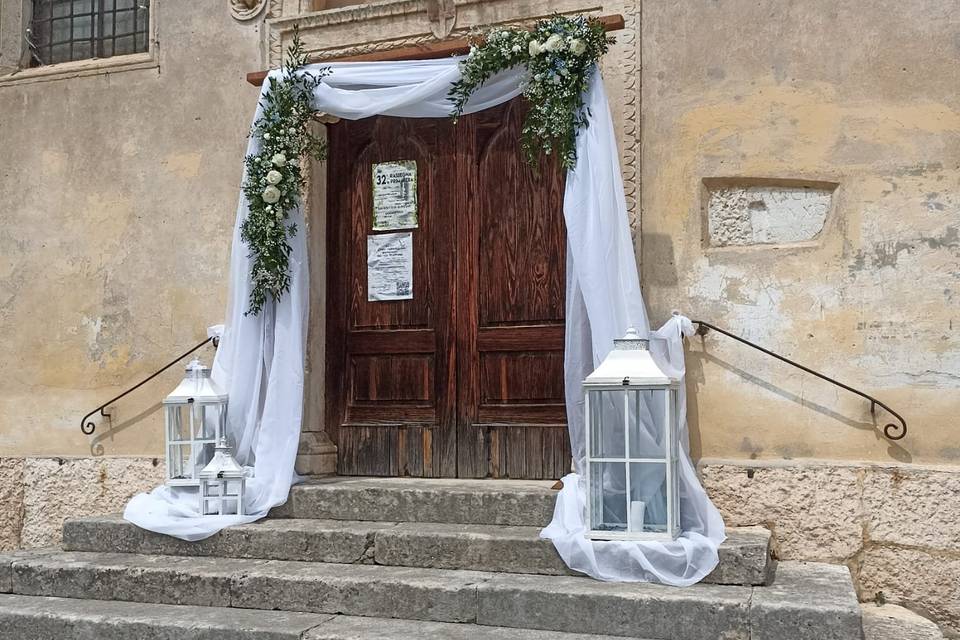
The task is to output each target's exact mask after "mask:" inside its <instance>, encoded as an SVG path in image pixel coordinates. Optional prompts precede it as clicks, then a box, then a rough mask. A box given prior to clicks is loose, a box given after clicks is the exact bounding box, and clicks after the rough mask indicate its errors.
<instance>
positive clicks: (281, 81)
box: [240, 31, 329, 315]
mask: <svg viewBox="0 0 960 640" xmlns="http://www.w3.org/2000/svg"><path fill="white" fill-rule="evenodd" d="M306 63H307V60H306V54H305V53H304V51H303V44H302V43H301V42H300V36H299V34H298V33H297V32H296V31H294V36H293V42H292V44H291V45H290V47H289V48H288V49H287V54H286V59H285V60H284V62H283V65H282V66H281V67H280V73H279V74H278V75H270V76H269V78H268V82H269V91H267V92H265V93H264V95H263V100H262V101H261V103H260V106H261V108H262V110H263V113H262V115H261V116H260V117H259V118H257V121H256V122H254V124H253V128H252V129H251V131H250V135H251V136H254V137H256V139H257V140H258V141H259V142H260V150H259V151H258V152H257V153H254V154H250V155H248V156H247V157H246V159H245V161H244V162H245V165H246V177H245V179H244V183H243V194H244V196H245V197H246V199H247V204H248V207H249V213H248V214H247V217H246V219H245V220H244V221H243V223H242V224H241V226H240V235H241V237H242V238H243V240H244V241H245V242H246V243H247V245H248V246H249V247H250V258H251V259H252V260H253V266H252V273H251V280H252V283H253V288H252V289H251V291H250V301H249V308H248V310H247V313H252V314H254V315H256V314H258V313H260V311H261V310H263V306H264V304H265V303H266V301H267V298H268V296H272V297H273V298H274V299H276V300H279V299H280V298H281V297H282V296H283V294H284V293H286V292H287V291H288V290H289V289H290V251H291V249H290V243H289V242H288V240H289V238H291V237H293V235H294V234H296V232H297V226H296V224H292V223H288V219H289V216H290V211H291V210H292V209H293V208H294V207H297V206H298V205H299V204H300V201H301V196H302V193H303V188H304V186H305V184H306V183H305V180H304V173H303V167H302V166H301V164H300V163H301V160H302V159H306V158H309V157H312V158H316V159H317V160H323V159H325V158H326V154H327V149H326V145H325V143H324V141H323V140H321V139H319V138H317V137H316V136H314V135H313V134H312V133H311V131H310V126H309V125H310V120H311V119H312V117H313V108H312V106H311V100H312V96H313V90H314V89H315V88H316V87H317V86H318V85H319V84H320V83H321V82H322V80H323V77H324V76H326V75H327V74H328V73H329V68H328V67H322V68H319V69H312V70H310V71H306V70H302V67H303V66H304V65H305V64H306Z"/></svg>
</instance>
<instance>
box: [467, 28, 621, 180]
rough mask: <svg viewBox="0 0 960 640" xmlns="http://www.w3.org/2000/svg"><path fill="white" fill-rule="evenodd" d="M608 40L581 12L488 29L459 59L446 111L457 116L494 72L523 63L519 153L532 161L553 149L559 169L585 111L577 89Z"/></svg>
mask: <svg viewBox="0 0 960 640" xmlns="http://www.w3.org/2000/svg"><path fill="white" fill-rule="evenodd" d="M611 42H612V40H610V39H608V38H607V36H606V33H605V32H604V30H603V26H602V25H601V24H600V21H599V20H596V19H588V18H585V17H583V16H575V17H568V16H560V15H557V16H553V17H552V18H549V19H547V20H541V21H539V22H537V24H536V25H535V26H534V28H533V30H532V31H526V30H524V29H503V28H496V29H493V30H491V31H490V32H488V33H487V34H486V36H485V37H482V38H480V39H478V40H477V41H476V42H475V43H474V46H472V47H471V49H470V54H469V55H468V56H467V59H466V60H464V61H463V62H462V63H461V64H460V73H461V79H460V80H458V81H457V82H455V83H453V87H452V88H451V89H450V93H449V97H450V100H451V102H453V105H454V109H453V113H452V114H451V115H452V116H453V117H454V118H456V117H458V116H460V115H461V114H462V113H463V109H464V107H465V106H466V104H467V101H468V100H469V99H470V96H471V95H472V94H473V93H474V92H475V91H476V90H477V89H479V88H480V87H481V86H482V85H483V84H484V83H485V82H486V81H487V80H489V79H490V78H491V77H492V76H494V75H495V74H496V73H498V72H500V71H503V70H505V69H510V68H512V67H515V66H517V65H521V64H522V65H524V66H525V67H526V68H527V79H526V81H525V82H524V85H523V95H524V97H526V98H527V100H529V101H530V112H529V113H528V114H527V119H526V121H525V122H524V125H523V129H522V131H521V138H520V145H521V148H522V149H523V152H524V155H525V156H526V159H527V161H528V162H529V163H530V164H532V165H536V164H537V160H538V158H539V157H540V153H541V152H542V153H545V154H547V155H550V154H556V155H558V156H560V162H561V164H562V165H563V166H564V167H565V168H570V167H573V165H574V164H575V163H576V161H577V152H576V147H575V142H576V138H577V132H578V131H579V130H580V128H581V127H583V126H586V124H587V116H588V115H589V114H588V113H586V110H585V108H584V106H583V94H584V91H585V90H586V88H587V83H588V82H589V80H590V74H591V73H592V71H593V69H594V65H595V64H596V62H597V61H598V60H599V59H600V58H601V57H602V56H603V54H605V53H606V52H607V49H608V48H609V45H610V44H611Z"/></svg>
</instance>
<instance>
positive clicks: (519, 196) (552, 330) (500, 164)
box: [457, 101, 569, 478]
mask: <svg viewBox="0 0 960 640" xmlns="http://www.w3.org/2000/svg"><path fill="white" fill-rule="evenodd" d="M525 114H526V106H525V103H523V102H521V101H513V102H510V103H508V104H506V105H502V106H500V107H497V108H495V109H489V110H486V111H483V112H481V113H478V114H475V115H474V116H473V117H472V119H471V121H470V122H469V123H468V124H467V126H463V125H462V124H461V126H460V132H459V133H460V144H461V152H462V156H463V158H464V159H467V160H469V166H468V167H467V168H466V169H464V176H463V177H462V178H461V182H464V183H466V184H468V185H470V191H471V193H472V195H473V197H472V199H471V209H470V215H469V216H468V217H467V219H468V221H469V223H468V224H467V225H462V226H461V227H460V228H458V241H457V247H458V253H457V271H458V279H457V283H458V287H459V288H460V290H461V291H462V292H469V294H468V295H463V294H461V295H460V296H459V298H458V299H459V301H460V303H461V312H460V313H461V321H460V323H459V326H458V332H459V338H458V353H459V354H460V356H459V359H458V381H459V384H458V393H459V401H458V407H457V411H458V415H459V424H458V431H457V439H458V447H457V450H458V454H457V458H458V470H459V474H460V476H461V477H486V476H492V477H511V478H556V477H560V476H561V475H563V473H565V471H566V469H568V468H569V462H566V463H563V464H562V465H561V467H562V469H558V467H557V465H556V464H554V449H556V448H558V447H559V449H560V450H561V451H564V450H566V451H567V453H566V454H562V455H566V456H569V445H568V444H566V442H567V436H566V410H565V406H564V397H563V346H564V340H563V314H564V287H565V282H564V278H565V255H566V251H565V248H566V235H565V230H564V226H563V188H564V179H563V173H562V171H561V170H560V168H559V166H558V164H557V163H556V162H554V161H551V160H548V161H545V162H543V163H542V165H541V167H540V168H539V171H537V170H534V169H531V168H530V167H529V166H528V165H527V163H526V162H525V161H524V159H523V157H522V154H521V153H520V149H519V146H518V138H519V131H520V129H521V127H522V122H523V118H524V116H525ZM567 460H569V457H567Z"/></svg>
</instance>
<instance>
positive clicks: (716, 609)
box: [0, 551, 861, 640]
mask: <svg viewBox="0 0 960 640" xmlns="http://www.w3.org/2000/svg"><path fill="white" fill-rule="evenodd" d="M0 587H5V590H6V591H7V592H10V593H15V594H20V595H35V596H55V597H66V598H91V599H97V600H129V601H137V602H148V603H156V604H189V605H196V606H209V607H226V606H233V607H241V608H251V609H266V610H284V611H306V612H311V613H331V614H332V613H337V614H344V615H355V616H370V617H382V618H401V619H405V620H424V621H432V622H456V623H475V624H480V625H486V626H502V627H511V628H520V629H540V630H544V631H563V632H568V633H584V634H597V635H610V636H619V637H636V636H645V637H648V638H652V639H658V640H721V639H722V640H747V639H751V640H785V639H787V638H789V639H790V640H814V639H816V640H850V639H851V638H859V637H860V634H861V626H860V608H859V605H858V603H857V600H856V595H855V593H854V590H853V584H852V581H851V580H850V574H849V572H848V570H847V569H846V567H842V566H834V565H823V564H802V563H792V562H791V563H782V564H781V565H780V566H779V568H778V570H777V577H776V581H775V582H774V584H773V585H771V586H764V587H741V586H717V585H705V584H698V585H695V586H693V587H689V588H685V589H676V588H673V587H665V586H661V585H653V584H613V583H604V582H598V581H594V580H587V579H584V578H579V577H572V576H537V575H519V574H504V573H489V572H480V571H453V570H446V569H425V568H409V567H387V566H379V565H363V564H353V565H344V564H326V563H317V562H293V561H281V560H252V559H235V558H196V557H194V558H190V557H181V556H146V555H135V554H111V553H92V552H52V551H40V552H35V553H28V552H22V553H18V554H11V555H8V556H5V557H4V559H3V560H2V561H0Z"/></svg>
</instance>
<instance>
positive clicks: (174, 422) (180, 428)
mask: <svg viewBox="0 0 960 640" xmlns="http://www.w3.org/2000/svg"><path fill="white" fill-rule="evenodd" d="M181 408H182V405H178V404H174V405H168V406H167V442H185V441H187V440H189V439H190V430H189V429H188V428H187V425H185V424H184V421H183V413H182V412H181V411H180V410H181Z"/></svg>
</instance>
